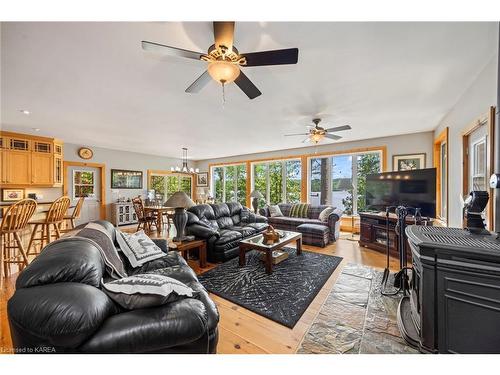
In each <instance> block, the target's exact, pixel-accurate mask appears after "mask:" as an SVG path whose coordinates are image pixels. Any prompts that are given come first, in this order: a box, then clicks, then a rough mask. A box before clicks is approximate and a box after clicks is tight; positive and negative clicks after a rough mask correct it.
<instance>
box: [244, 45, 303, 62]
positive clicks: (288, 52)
mask: <svg viewBox="0 0 500 375" xmlns="http://www.w3.org/2000/svg"><path fill="white" fill-rule="evenodd" d="M241 56H242V57H245V58H246V60H247V63H246V65H245V66H263V65H284V64H297V61H298V59H299V49H298V48H288V49H276V50H273V51H262V52H250V53H244V54H242V55H241Z"/></svg>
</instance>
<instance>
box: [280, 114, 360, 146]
mask: <svg viewBox="0 0 500 375" xmlns="http://www.w3.org/2000/svg"><path fill="white" fill-rule="evenodd" d="M312 121H313V123H314V126H312V125H307V127H308V128H309V132H308V133H295V134H285V137H294V136H298V135H307V138H306V139H304V140H303V141H302V143H308V142H313V143H316V144H317V143H319V142H321V141H322V140H323V139H325V138H328V139H333V140H334V141H338V140H339V139H341V138H342V137H341V136H340V135H336V134H331V133H333V132H339V131H343V130H349V129H351V127H350V126H349V125H342V126H336V127H334V128H328V129H325V128H323V127H321V126H319V123H320V122H321V119H320V118H315V119H313V120H312Z"/></svg>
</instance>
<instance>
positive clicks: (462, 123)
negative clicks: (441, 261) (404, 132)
mask: <svg viewBox="0 0 500 375" xmlns="http://www.w3.org/2000/svg"><path fill="white" fill-rule="evenodd" d="M497 45H498V44H497ZM492 48H493V46H492ZM496 48H497V47H495V50H496ZM497 61H498V58H497V56H496V54H495V56H493V57H492V58H491V59H490V60H489V61H488V62H487V64H486V65H485V67H484V69H483V70H482V71H481V73H480V74H479V75H478V77H477V78H476V79H475V80H474V82H473V83H472V84H471V85H470V87H469V88H468V89H467V90H466V91H465V92H464V93H463V94H462V96H461V97H460V99H459V100H458V102H457V103H456V104H455V105H454V106H453V108H452V109H451V110H450V111H449V112H448V113H447V114H446V116H444V118H443V119H442V120H441V121H440V122H439V124H438V127H437V128H436V130H435V132H434V134H435V136H437V135H438V134H439V133H441V132H442V131H443V130H444V129H445V128H446V127H447V126H448V127H449V135H448V153H449V155H448V163H449V176H448V179H449V183H448V194H449V195H448V201H449V209H448V215H449V218H448V225H449V226H452V227H461V226H462V205H461V200H460V195H461V194H462V175H463V168H462V157H463V155H462V132H463V131H464V129H465V128H466V127H468V126H469V125H470V124H471V123H472V122H473V121H474V120H476V119H477V118H479V117H480V116H482V115H484V114H486V113H488V111H489V108H490V106H495V105H496V95H497Z"/></svg>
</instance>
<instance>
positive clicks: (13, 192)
mask: <svg viewBox="0 0 500 375" xmlns="http://www.w3.org/2000/svg"><path fill="white" fill-rule="evenodd" d="M21 199H24V189H2V201H4V202H16V201H20V200H21Z"/></svg>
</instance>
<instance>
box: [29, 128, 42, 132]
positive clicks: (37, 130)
mask: <svg viewBox="0 0 500 375" xmlns="http://www.w3.org/2000/svg"><path fill="white" fill-rule="evenodd" d="M31 130H33V131H34V132H39V131H40V128H31Z"/></svg>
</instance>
